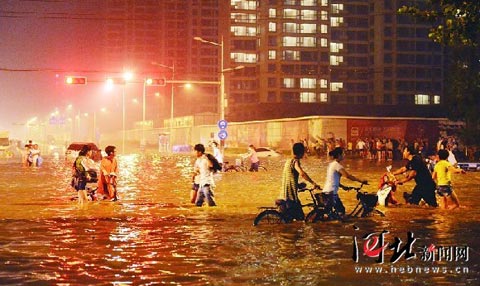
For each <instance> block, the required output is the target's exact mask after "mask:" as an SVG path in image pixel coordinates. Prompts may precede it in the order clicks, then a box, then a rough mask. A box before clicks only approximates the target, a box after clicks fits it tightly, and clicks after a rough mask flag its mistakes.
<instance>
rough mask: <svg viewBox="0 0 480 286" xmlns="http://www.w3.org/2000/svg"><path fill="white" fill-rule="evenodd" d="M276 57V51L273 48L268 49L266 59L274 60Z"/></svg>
mask: <svg viewBox="0 0 480 286" xmlns="http://www.w3.org/2000/svg"><path fill="white" fill-rule="evenodd" d="M276 58H277V51H275V50H269V51H268V59H269V60H274V59H276Z"/></svg>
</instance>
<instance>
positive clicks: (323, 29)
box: [320, 24, 328, 34]
mask: <svg viewBox="0 0 480 286" xmlns="http://www.w3.org/2000/svg"><path fill="white" fill-rule="evenodd" d="M320 33H322V34H326V33H328V26H327V25H323V24H322V25H320Z"/></svg>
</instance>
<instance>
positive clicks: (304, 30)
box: [300, 24, 317, 34]
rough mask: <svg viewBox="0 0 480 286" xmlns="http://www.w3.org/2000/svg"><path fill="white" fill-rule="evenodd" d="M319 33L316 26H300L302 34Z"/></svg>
mask: <svg viewBox="0 0 480 286" xmlns="http://www.w3.org/2000/svg"><path fill="white" fill-rule="evenodd" d="M316 32H317V25H316V24H300V33H303V34H314V33H316Z"/></svg>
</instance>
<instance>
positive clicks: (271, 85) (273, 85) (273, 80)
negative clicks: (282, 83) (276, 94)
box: [268, 77, 277, 87]
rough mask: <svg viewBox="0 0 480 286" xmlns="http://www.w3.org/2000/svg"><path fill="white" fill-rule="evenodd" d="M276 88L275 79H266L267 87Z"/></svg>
mask: <svg viewBox="0 0 480 286" xmlns="http://www.w3.org/2000/svg"><path fill="white" fill-rule="evenodd" d="M276 86H277V78H275V77H269V78H268V87H276Z"/></svg>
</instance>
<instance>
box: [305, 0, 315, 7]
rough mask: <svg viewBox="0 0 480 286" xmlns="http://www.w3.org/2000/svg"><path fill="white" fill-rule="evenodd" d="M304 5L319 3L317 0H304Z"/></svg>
mask: <svg viewBox="0 0 480 286" xmlns="http://www.w3.org/2000/svg"><path fill="white" fill-rule="evenodd" d="M301 5H302V6H315V5H317V0H302V2H301Z"/></svg>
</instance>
